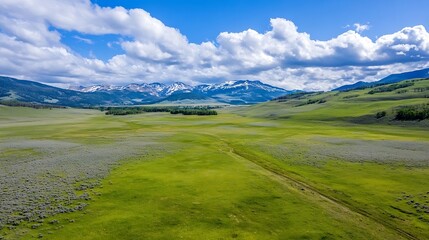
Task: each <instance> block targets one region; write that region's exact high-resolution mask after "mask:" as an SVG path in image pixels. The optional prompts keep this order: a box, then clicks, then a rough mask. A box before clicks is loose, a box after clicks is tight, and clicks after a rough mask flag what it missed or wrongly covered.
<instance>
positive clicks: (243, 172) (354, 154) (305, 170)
mask: <svg viewBox="0 0 429 240" xmlns="http://www.w3.org/2000/svg"><path fill="white" fill-rule="evenodd" d="M427 86H429V81H428V80H424V81H415V82H414V84H413V85H412V86H407V87H406V88H403V89H401V91H400V92H399V91H397V90H395V91H392V92H380V93H376V94H368V91H369V90H368V89H363V90H356V91H350V92H342V93H338V92H327V93H314V94H311V95H305V96H303V97H301V98H299V99H298V98H297V99H290V100H286V101H272V102H267V103H263V104H259V105H254V106H249V107H229V108H225V109H221V110H218V112H219V114H218V115H215V116H183V115H172V114H169V113H143V114H137V115H127V116H111V115H109V116H106V115H105V114H104V113H103V112H100V111H97V110H81V109H52V110H49V109H30V108H16V107H6V106H0V188H1V189H0V191H1V193H2V194H1V197H0V201H1V203H2V206H1V209H0V224H1V225H0V236H1V237H0V239H35V238H42V239H428V238H429V184H428V182H429V128H428V120H424V121H411V122H400V121H394V120H393V114H394V111H395V109H396V108H397V107H400V106H404V105H412V104H426V103H428V102H429V99H428V98H427V95H428V94H429V92H428V91H427V90H424V91H422V92H415V91H414V90H413V89H415V88H424V87H427ZM404 90H407V91H404ZM425 91H426V92H425ZM350 96H352V97H350ZM309 99H311V100H320V99H324V101H322V102H321V103H312V102H313V101H308V100H309ZM379 111H386V113H387V115H386V116H385V117H383V118H380V119H377V118H375V117H374V116H375V114H376V113H377V112H379ZM64 159H66V160H64ZM36 183H37V184H36ZM32 184H33V185H32ZM51 185H52V186H51ZM39 186H43V187H39ZM15 188H16V189H15ZM33 189H37V191H34V190H33ZM35 195H37V198H34V196H35ZM17 199H18V200H19V201H18V200H17ZM16 201H18V202H19V203H20V206H17V205H16V204H14V202H16ZM51 206H55V208H54V207H51ZM29 212H37V214H39V215H34V216H33V215H31V214H29ZM22 216H26V218H24V217H22ZM1 218H3V219H7V221H6V220H1Z"/></svg>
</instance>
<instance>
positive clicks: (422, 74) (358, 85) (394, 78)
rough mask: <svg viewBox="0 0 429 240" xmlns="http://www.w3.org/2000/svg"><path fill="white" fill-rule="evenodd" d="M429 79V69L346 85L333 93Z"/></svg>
mask: <svg viewBox="0 0 429 240" xmlns="http://www.w3.org/2000/svg"><path fill="white" fill-rule="evenodd" d="M428 77H429V68H425V69H421V70H417V71H412V72H404V73H397V74H392V75H389V76H387V77H385V78H383V79H381V80H379V81H376V82H362V81H359V82H357V83H354V84H350V85H344V86H341V87H339V88H336V89H334V90H333V91H349V90H353V89H359V88H366V87H373V86H378V85H383V84H389V83H397V82H401V81H404V80H407V79H413V78H428Z"/></svg>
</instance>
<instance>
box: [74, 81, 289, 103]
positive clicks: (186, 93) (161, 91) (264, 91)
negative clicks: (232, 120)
mask: <svg viewBox="0 0 429 240" xmlns="http://www.w3.org/2000/svg"><path fill="white" fill-rule="evenodd" d="M70 90H75V91H80V92H85V93H96V92H103V93H109V94H115V95H116V96H122V97H123V98H127V99H128V101H130V104H133V103H134V104H138V103H149V102H162V101H179V100H186V99H193V100H195V99H205V100H212V101H216V102H223V103H229V104H251V103H258V102H264V101H268V100H271V99H273V98H275V97H279V96H281V95H285V94H287V93H289V91H286V90H285V89H282V88H278V87H274V86H271V85H268V84H265V83H262V82H260V81H250V80H237V81H227V82H223V83H217V84H205V85H198V86H190V85H187V84H185V83H182V82H174V83H172V84H162V83H131V84H128V85H125V86H113V85H94V86H88V87H82V86H79V87H73V88H70Z"/></svg>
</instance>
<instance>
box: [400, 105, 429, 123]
mask: <svg viewBox="0 0 429 240" xmlns="http://www.w3.org/2000/svg"><path fill="white" fill-rule="evenodd" d="M395 119H396V120H400V121H415V120H418V121H421V120H424V119H429V104H422V105H414V106H404V107H402V108H400V109H398V110H397V111H396V116H395Z"/></svg>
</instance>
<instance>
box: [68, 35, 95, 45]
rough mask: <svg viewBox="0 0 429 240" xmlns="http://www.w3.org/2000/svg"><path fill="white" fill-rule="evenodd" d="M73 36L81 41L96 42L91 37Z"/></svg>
mask: <svg viewBox="0 0 429 240" xmlns="http://www.w3.org/2000/svg"><path fill="white" fill-rule="evenodd" d="M73 38H74V39H76V40H79V41H81V42H84V43H86V44H94V42H93V41H92V40H91V39H89V38H84V37H79V36H76V35H75V36H73Z"/></svg>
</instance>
